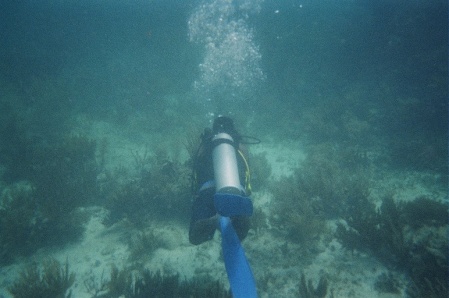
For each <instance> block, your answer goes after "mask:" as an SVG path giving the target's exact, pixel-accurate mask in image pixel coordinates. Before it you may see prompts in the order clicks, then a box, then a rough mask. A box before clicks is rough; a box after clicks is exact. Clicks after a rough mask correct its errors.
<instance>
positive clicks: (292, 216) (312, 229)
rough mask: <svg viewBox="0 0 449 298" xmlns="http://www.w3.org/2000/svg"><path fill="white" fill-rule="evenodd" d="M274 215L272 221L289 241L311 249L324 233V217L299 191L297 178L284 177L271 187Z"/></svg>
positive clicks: (310, 198)
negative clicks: (281, 229) (281, 228)
mask: <svg viewBox="0 0 449 298" xmlns="http://www.w3.org/2000/svg"><path fill="white" fill-rule="evenodd" d="M272 192H273V195H274V198H275V199H276V205H275V208H276V213H277V214H282V217H274V218H273V219H272V220H273V221H274V222H276V223H277V226H279V227H283V228H284V230H285V231H286V233H287V235H286V236H287V237H288V239H289V240H291V241H293V242H296V243H304V245H305V246H308V247H309V248H310V247H313V245H314V243H315V242H316V241H317V240H319V238H320V235H321V234H322V233H323V232H324V231H325V221H324V217H323V216H322V214H321V213H320V209H319V208H316V207H317V206H316V205H314V204H315V202H316V201H315V200H314V199H313V198H312V197H309V196H308V194H307V193H305V192H304V190H303V189H301V187H300V184H299V183H298V177H297V176H295V177H284V178H282V179H281V180H279V181H277V183H276V184H275V185H274V186H272Z"/></svg>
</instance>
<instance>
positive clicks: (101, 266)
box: [0, 117, 447, 298]
mask: <svg viewBox="0 0 449 298" xmlns="http://www.w3.org/2000/svg"><path fill="white" fill-rule="evenodd" d="M78 121H80V122H84V124H83V125H79V126H77V127H78V129H77V131H76V132H77V133H80V132H81V131H80V127H82V128H81V130H84V131H83V132H84V133H86V134H87V135H88V136H89V137H91V138H94V139H95V138H99V137H107V138H108V139H109V143H110V152H109V158H108V163H109V166H111V167H113V166H114V165H118V164H121V165H126V164H131V163H132V162H131V161H132V159H133V157H132V155H131V152H132V151H140V150H145V148H148V147H150V148H151V144H152V142H154V140H158V139H160V138H159V137H160V136H151V135H146V136H142V135H140V136H130V135H129V134H126V133H121V132H120V131H119V130H118V128H117V127H114V126H113V125H111V124H109V123H107V122H94V121H90V122H86V121H85V119H83V117H80V119H78ZM136 140H138V141H136ZM251 152H252V153H262V152H264V153H266V157H267V159H268V161H269V163H270V165H271V167H272V175H271V177H270V178H271V179H276V178H279V177H280V176H285V175H290V174H291V173H292V170H293V169H294V168H297V167H298V165H300V164H301V161H302V160H304V158H305V154H304V152H303V151H302V149H301V144H299V143H296V142H292V141H290V142H287V143H285V144H279V143H276V144H274V143H272V142H270V141H265V142H262V143H261V144H258V145H257V146H254V147H252V150H251ZM177 158H179V159H181V160H182V159H185V158H187V152H182V153H181V156H178V157H177ZM422 175H423V174H419V173H406V172H403V173H402V176H398V174H397V173H391V176H390V177H389V176H388V175H384V176H383V179H380V180H379V181H376V182H375V183H374V185H375V186H374V187H373V188H372V189H371V196H372V199H373V200H376V198H380V197H382V195H384V194H385V192H387V191H389V190H390V189H392V187H394V189H395V193H396V195H395V199H397V200H401V199H405V198H410V197H417V196H419V195H421V194H423V195H431V196H432V197H434V198H435V197H437V198H439V199H441V200H447V197H446V194H445V193H444V192H443V191H441V190H436V189H432V188H429V186H428V185H423V184H422V181H423V179H422ZM429 179H430V180H432V179H435V177H427V180H429ZM252 198H253V202H254V205H255V207H260V208H261V210H262V211H263V212H264V213H266V214H269V213H270V212H272V209H271V206H272V197H271V194H270V193H269V192H267V191H263V192H258V191H257V190H255V191H254V192H253V195H252ZM89 212H90V214H91V217H90V220H89V221H88V222H87V223H86V226H85V232H84V236H83V239H82V240H81V241H80V242H78V243H74V244H70V245H66V246H65V247H63V248H44V249H41V250H40V251H38V252H37V253H36V254H34V255H33V256H31V257H28V258H24V259H22V260H21V261H19V262H17V263H15V264H13V265H10V266H6V267H2V268H1V269H0V288H1V290H0V297H5V298H6V297H12V296H11V295H10V294H9V292H8V291H7V288H8V287H9V286H10V285H11V284H12V282H14V280H15V279H16V278H17V277H18V276H19V272H20V271H21V270H23V268H25V266H26V264H29V262H32V261H37V262H42V261H44V260H46V259H48V258H49V257H54V258H56V259H57V260H59V261H60V262H61V263H64V262H65V261H66V260H67V261H68V262H69V264H70V271H71V272H74V273H75V274H76V280H75V283H74V284H73V286H72V287H71V291H72V297H76V298H84V297H86V298H87V297H93V294H92V293H89V292H88V291H87V289H86V286H85V285H84V281H85V280H89V279H92V278H93V279H94V280H96V282H100V281H101V280H108V278H109V274H110V270H111V265H112V264H114V265H115V266H117V267H118V268H119V269H120V268H124V267H126V266H127V265H129V263H128V262H129V261H128V260H129V259H128V257H129V252H128V246H127V244H126V243H125V242H124V241H123V240H121V239H122V238H123V235H124V234H126V233H128V232H129V226H127V223H126V221H125V220H122V221H119V222H117V223H115V224H114V225H112V226H110V227H106V226H105V225H104V224H103V223H102V222H103V220H104V218H105V217H106V216H107V210H105V209H104V208H102V207H89ZM327 225H328V228H329V231H332V230H333V229H335V227H336V223H335V222H333V221H328V222H327ZM187 226H188V223H186V224H185V225H180V224H179V223H178V224H177V223H172V224H167V223H164V224H162V223H157V222H155V223H153V224H152V226H151V229H153V231H154V232H155V234H156V235H157V236H158V237H159V238H160V239H162V241H163V242H164V248H159V249H157V250H156V251H155V252H154V253H152V254H151V255H149V256H148V259H146V260H145V261H144V266H145V267H146V268H148V269H150V270H151V271H153V272H156V271H160V272H162V273H166V274H174V273H178V274H179V275H180V276H181V277H183V278H184V277H185V278H187V279H189V278H191V277H194V276H202V275H203V276H204V275H208V276H210V277H212V278H213V279H216V280H219V281H221V282H222V283H223V284H224V285H225V287H227V288H229V283H228V281H227V277H226V271H225V267H224V263H223V260H222V256H221V247H220V241H221V239H220V234H219V233H218V232H217V233H216V234H215V237H214V239H213V240H212V241H210V242H207V243H204V244H201V245H199V246H193V245H191V244H190V243H189V241H188V230H187ZM243 246H244V248H245V250H246V254H247V257H248V259H249V262H250V264H251V267H252V270H253V272H254V275H255V279H256V282H257V284H258V293H259V296H260V297H297V296H298V285H299V279H300V275H301V273H305V275H306V278H307V279H308V280H309V279H310V280H312V281H313V284H314V285H315V286H316V285H317V283H318V280H319V278H320V276H323V275H325V276H326V277H327V279H328V282H329V286H328V295H327V296H326V297H332V296H331V295H333V297H405V296H406V294H405V292H404V291H405V287H406V285H407V283H408V280H407V279H406V277H405V276H404V275H403V274H402V273H401V272H397V271H394V270H392V269H391V268H390V269H388V268H386V267H385V266H384V265H383V264H381V263H380V262H379V261H378V260H376V259H375V258H374V257H372V256H370V255H368V254H366V253H362V252H357V251H355V252H354V253H351V252H350V251H348V250H347V249H344V248H343V247H342V245H341V243H339V241H338V240H337V239H335V238H332V239H329V238H328V239H322V240H321V241H320V244H319V245H318V251H316V252H314V253H312V254H311V255H312V257H310V256H308V255H301V253H300V244H294V243H290V242H288V239H286V238H285V237H284V236H282V235H280V233H279V227H278V228H276V227H273V226H272V225H271V223H270V222H267V228H265V229H262V230H259V231H254V230H253V229H251V230H250V232H249V235H248V237H247V238H246V239H245V240H244V242H243ZM388 271H390V272H391V273H392V274H393V275H394V276H395V277H396V279H397V280H398V281H399V283H400V285H401V288H402V290H401V293H399V294H385V293H379V292H377V291H376V290H375V289H374V282H375V281H376V278H377V277H378V276H379V275H380V274H382V273H384V272H388Z"/></svg>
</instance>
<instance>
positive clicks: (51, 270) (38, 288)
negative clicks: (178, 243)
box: [9, 259, 231, 298]
mask: <svg viewBox="0 0 449 298" xmlns="http://www.w3.org/2000/svg"><path fill="white" fill-rule="evenodd" d="M74 282H75V274H74V273H71V272H70V270H69V263H68V262H67V261H66V263H65V264H63V265H61V264H60V263H59V262H58V261H57V260H55V259H49V260H47V261H45V262H43V264H41V265H39V264H37V263H35V262H34V263H32V264H31V265H29V266H28V267H27V268H25V269H24V270H23V271H22V272H21V273H20V277H19V278H17V280H16V281H15V282H14V284H13V285H12V286H11V287H10V288H9V291H10V292H11V294H12V295H14V297H16V298H29V297H35V298H48V297H55V298H68V297H71V290H70V287H71V286H72V285H73V283H74ZM84 285H85V287H86V289H87V291H88V292H89V293H90V294H91V295H92V297H105V298H106V297H107V298H118V297H127V298H138V297H142V298H143V297H145V298H146V297H186V298H187V297H231V294H230V293H229V291H227V290H225V289H224V287H223V286H222V285H221V284H220V283H219V282H216V281H213V280H212V279H211V278H210V277H202V278H195V279H192V280H185V279H184V280H183V279H181V277H180V276H179V275H178V274H162V273H160V272H156V273H153V272H151V271H149V270H146V269H144V270H131V269H125V270H121V271H120V270H118V269H117V267H115V266H112V269H111V275H110V278H109V279H106V278H103V276H102V278H101V280H95V279H94V278H93V277H92V278H91V279H88V280H86V281H84Z"/></svg>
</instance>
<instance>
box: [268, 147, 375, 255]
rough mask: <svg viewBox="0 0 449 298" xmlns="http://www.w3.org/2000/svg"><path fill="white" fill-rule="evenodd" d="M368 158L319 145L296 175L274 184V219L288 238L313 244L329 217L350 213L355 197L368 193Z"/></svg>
mask: <svg viewBox="0 0 449 298" xmlns="http://www.w3.org/2000/svg"><path fill="white" fill-rule="evenodd" d="M364 159H365V157H363V156H359V153H358V152H356V151H354V152H353V151H347V150H345V151H343V152H339V151H337V150H336V149H335V148H333V147H332V146H331V145H329V144H323V145H319V146H315V147H314V148H313V150H312V151H311V154H310V155H309V156H308V158H307V159H306V160H305V161H304V163H303V164H302V166H301V167H300V168H298V169H296V170H295V172H294V173H293V175H292V176H290V177H284V178H281V179H280V180H279V181H276V182H275V183H273V184H272V185H271V187H270V188H271V190H272V192H273V195H274V200H275V214H277V217H276V218H273V220H274V221H275V222H276V223H277V226H280V227H283V228H284V229H285V230H286V231H287V236H288V239H290V240H292V241H294V242H297V243H304V244H306V245H308V246H311V247H313V246H314V244H316V242H317V240H319V239H320V236H321V235H322V234H323V232H325V230H326V229H325V220H326V219H336V218H338V217H340V216H343V215H344V214H346V212H347V207H348V206H349V205H350V200H351V198H358V197H360V196H367V194H368V177H367V174H366V172H365V170H366V168H365V166H364V165H365V164H367V163H368V161H365V160H364ZM358 160H362V161H363V163H359V162H357V161H358ZM352 161H353V162H352Z"/></svg>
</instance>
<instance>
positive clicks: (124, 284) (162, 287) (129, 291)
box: [98, 267, 231, 298]
mask: <svg viewBox="0 0 449 298" xmlns="http://www.w3.org/2000/svg"><path fill="white" fill-rule="evenodd" d="M121 296H124V297H129V298H146V297H186V298H187V297H231V294H230V293H229V291H226V290H225V289H224V288H223V286H222V285H221V284H220V283H219V282H217V281H213V280H212V279H211V278H209V277H204V278H195V279H192V280H182V279H181V278H180V276H179V275H178V274H162V273H160V272H156V273H154V272H151V271H149V270H141V271H138V272H133V271H130V270H126V269H125V270H123V271H120V270H118V269H117V268H115V267H113V268H112V271H111V278H110V281H109V282H108V293H107V294H106V295H104V296H98V297H121Z"/></svg>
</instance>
